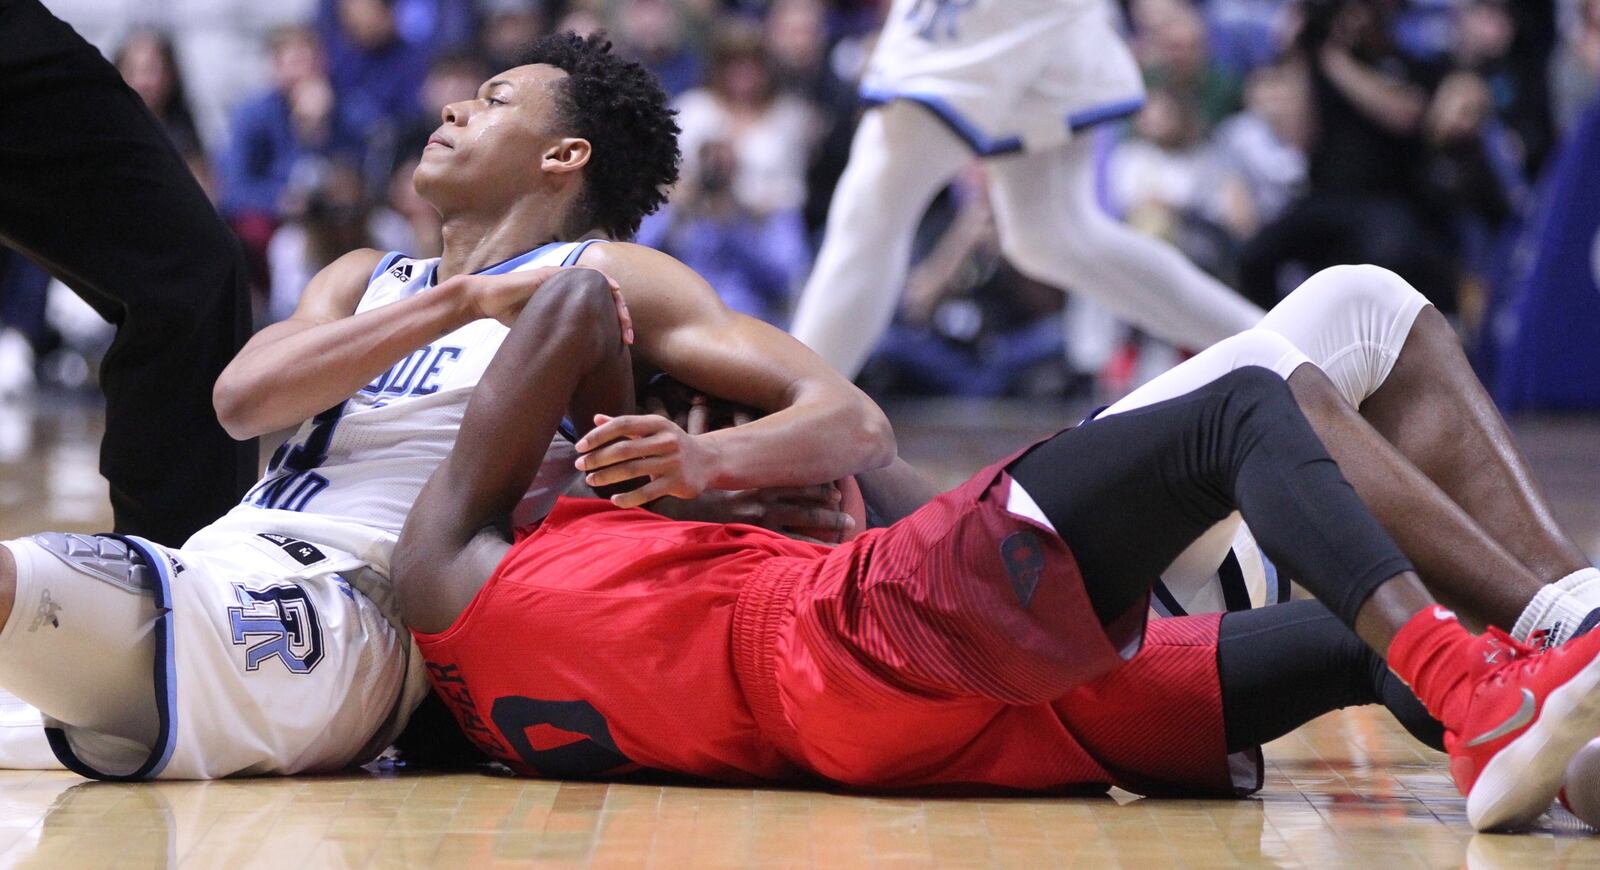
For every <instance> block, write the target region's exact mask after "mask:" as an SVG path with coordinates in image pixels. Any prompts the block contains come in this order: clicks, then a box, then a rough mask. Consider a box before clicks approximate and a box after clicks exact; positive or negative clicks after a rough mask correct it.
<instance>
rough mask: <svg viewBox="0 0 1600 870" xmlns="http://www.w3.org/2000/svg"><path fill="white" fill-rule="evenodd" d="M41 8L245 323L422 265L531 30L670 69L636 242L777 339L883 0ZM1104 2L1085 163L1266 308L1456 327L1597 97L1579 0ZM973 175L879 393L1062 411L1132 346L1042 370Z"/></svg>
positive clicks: (1131, 208)
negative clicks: (1133, 95)
mask: <svg viewBox="0 0 1600 870" xmlns="http://www.w3.org/2000/svg"><path fill="white" fill-rule="evenodd" d="M47 5H50V6H51V7H52V8H54V9H56V11H57V12H58V14H61V15H62V16H63V17H64V18H66V19H67V20H68V21H69V22H71V23H73V24H74V25H76V26H78V27H79V29H80V30H81V31H82V32H84V33H85V35H86V36H87V37H88V38H90V39H91V40H92V41H95V42H96V44H97V45H99V46H100V47H101V48H102V50H104V51H105V52H106V53H107V55H108V57H111V58H113V60H114V61H115V63H116V65H117V66H118V68H119V69H120V70H121V71H122V73H123V75H124V77H125V78H126V79H127V81H128V83H129V84H130V85H131V86H132V87H133V89H134V90H135V91H136V92H137V93H138V94H139V96H140V97H142V98H143V100H144V101H145V103H146V104H147V105H148V106H149V107H150V109H151V111H152V112H153V113H154V114H155V116H156V117H157V118H158V119H159V120H160V121H161V123H162V124H163V125H165V127H166V129H167V130H168V132H169V133H170V134H171V136H172V139H173V142H174V143H175V144H176V145H177V147H178V149H179V150H180V151H181V152H182V153H183V154H184V155H185V156H186V157H187V159H188V161H189V163H190V165H191V167H192V168H193V170H194V172H195V175H196V176H197V177H198V178H199V179H200V180H201V182H202V184H203V185H204V186H205V188H206V190H207V191H208V192H209V193H210V194H211V195H212V196H213V198H214V200H215V201H216V202H217V204H218V207H219V209H220V211H221V212H222V214H223V215H224V217H225V218H226V219H227V220H228V222H229V223H230V225H231V226H232V227H233V228H234V229H235V231H236V232H237V233H238V235H239V237H240V239H241V241H242V242H243V244H244V247H245V250H246V252H247V256H248V258H249V261H250V264H251V268H252V273H253V279H254V284H255V286H256V289H257V291H258V294H259V306H258V314H259V317H258V322H260V323H263V324H264V323H267V322H270V321H273V320H277V319H281V318H283V317H285V316H287V315H288V313H289V312H291V311H292V310H293V308H294V305H295V302H296V299H297V297H298V293H299V290H300V288H301V287H303V286H304V285H305V283H306V281H307V280H308V279H309V277H310V276H311V275H313V274H315V272H316V270H317V269H319V268H321V267H322V266H323V265H325V264H326V263H328V262H330V261H331V260H332V259H333V258H335V257H337V256H338V255H339V254H341V253H343V252H344V251H347V250H349V249H351V248H354V247H359V246H372V247H378V248H383V249H388V250H401V251H406V252H408V253H411V254H413V255H415V256H432V255H436V254H437V253H438V251H439V247H440V242H439V238H438V223H437V217H436V215H434V214H433V212H432V210H431V209H430V208H429V207H428V206H427V205H426V204H425V203H423V202H421V201H420V200H419V199H418V198H417V196H416V194H415V192H414V191H412V190H411V186H410V183H409V177H410V172H411V170H412V169H413V168H414V166H415V163H416V158H417V155H418V154H419V153H420V151H421V148H422V146H423V144H424V143H425V141H426V139H427V136H428V134H429V133H430V132H431V131H432V130H433V129H434V128H435V127H436V126H437V124H438V117H439V109H440V107H441V106H442V105H444V104H445V103H448V102H451V101H454V100H460V99H466V98H468V97H470V96H471V95H472V94H473V93H474V91H475V90H476V88H477V85H478V83H479V82H481V81H482V80H483V79H484V78H486V77H487V76H488V75H489V74H490V73H492V72H494V71H496V70H498V69H502V68H506V67H509V66H512V65H514V64H515V59H516V56H517V52H518V49H519V47H520V46H522V45H523V44H525V43H527V42H528V41H530V40H531V39H532V38H534V37H536V36H538V35H539V34H542V33H545V32H549V31H551V30H555V29H572V30H578V31H580V32H582V31H590V30H594V29H601V28H603V29H605V30H607V31H608V32H609V33H610V34H611V36H612V39H613V40H614V41H615V42H616V44H617V45H618V46H619V48H620V50H621V51H623V52H624V53H626V54H628V55H629V56H632V57H635V58H637V59H638V60H640V61H641V62H643V63H644V64H646V65H647V66H649V67H650V69H652V70H653V71H654V72H655V73H656V74H657V75H658V76H659V77H660V79H661V82H662V84H663V85H664V87H665V88H666V90H667V91H668V92H669V93H670V94H671V95H672V96H673V98H674V100H675V103H676V106H677V108H678V112H679V115H678V120H679V123H680V125H681V126H682V128H683V135H682V139H681V147H682V151H683V156H684V162H683V173H682V180H681V181H680V183H679V185H678V187H677V189H676V190H675V191H674V192H673V195H672V198H671V202H670V204H669V205H668V206H667V207H666V208H664V209H663V210H662V211H661V212H659V213H658V214H656V215H654V216H652V217H651V218H650V219H649V220H647V221H646V222H645V224H644V226H643V227H642V229H641V231H640V236H639V240H640V241H641V242H642V243H644V244H648V245H652V246H655V247H659V248H661V249H663V250H666V251H668V252H669V253H672V254H673V255H675V256H677V257H679V258H680V259H682V260H684V261H685V262H686V263H688V264H689V265H690V266H692V267H693V268H695V269H696V270H698V271H700V272H701V273H702V274H704V275H705V276H706V277H707V278H708V279H709V280H710V282H711V283H712V285H713V286H714V287H716V288H717V289H718V291H719V292H720V293H722V294H723V295H724V296H725V298H726V299H727V301H728V302H729V304H731V305H733V306H734V307H736V308H739V309H740V310H743V311H746V312H748V313H751V314H753V315H755V316H758V317H762V318H764V319H767V320H769V321H772V322H774V323H777V324H779V325H783V324H784V323H785V321H786V319H787V316H788V312H789V310H790V309H791V307H792V304H793V301H794V295H795V293H796V292H797V291H798V289H799V287H800V286H801V285H802V284H803V282H804V280H805V277H806V274H807V271H808V269H809V266H810V261H811V257H812V255H813V253H814V251H815V250H816V246H817V244H818V242H819V238H818V236H819V233H820V231H821V228H822V226H823V222H824V218H825V215H826V210H827V205H828V201H829V198H830V195H831V193H832V188H833V185H834V184H835V183H836V181H837V179H838V176H839V174H840V172H841V171H842V169H843V166H844V163H845V160H846V158H847V156H848V150H849V143H850V135H851V132H852V130H853V127H854V123H855V120H856V118H857V117H858V115H857V113H858V110H859V109H858V106H857V103H856V100H855V91H854V82H855V79H856V77H857V76H858V75H859V74H860V72H861V70H862V68H863V65H864V63H865V60H866V57H867V56H868V54H869V52H870V50H871V44H872V38H873V34H874V30H875V28H876V27H877V25H878V23H879V21H880V20H881V17H882V15H883V14H884V12H885V11H886V7H887V5H888V4H887V0H565V2H562V0H274V2H273V3H271V4H262V3H258V2H255V0H192V2H189V3H184V4H171V3H167V2H157V0H110V2H106V0H59V2H50V3H48V4H47ZM212 6H214V7H216V9H215V10H212V14H204V13H205V12H206V8H209V7H212ZM1119 6H1120V8H1121V11H1122V13H1123V19H1124V21H1125V23H1126V26H1127V34H1128V39H1129V41H1130V44H1131V45H1132V46H1133V48H1134V51H1135V54H1136V56H1137V58H1138V59H1139V62H1140V64H1141V66H1142V67H1143V69H1144V71H1145V76H1146V84H1147V88H1148V98H1147V102H1146V104H1145V106H1144V108H1143V110H1142V111H1141V112H1140V113H1139V114H1138V115H1136V116H1135V117H1133V118H1132V119H1130V120H1129V121H1127V122H1122V123H1117V124H1110V125H1102V126H1101V127H1098V128H1094V129H1093V130H1092V131H1091V132H1089V133H1088V134H1087V135H1092V136H1094V137H1096V142H1097V145H1098V147H1099V153H1100V154H1101V155H1102V165H1103V173H1102V176H1103V183H1102V200H1103V203H1104V206H1105V208H1107V209H1108V210H1109V211H1111V212H1112V213H1114V214H1116V215H1118V216H1119V217H1122V218H1124V219H1126V220H1128V221H1130V222H1131V223H1132V224H1133V225H1135V226H1136V227H1138V228H1140V229H1142V230H1144V231H1147V232H1150V233H1153V234H1157V235H1159V236H1161V237H1163V238H1166V239H1167V240H1169V241H1171V242H1172V243H1173V244H1175V245H1177V246H1178V247H1179V248H1180V249H1181V250H1183V251H1184V252H1185V253H1186V254H1187V255H1188V256H1190V257H1191V258H1192V259H1194V260H1195V261H1196V262H1197V263H1199V264H1200V265H1201V266H1202V267H1203V268H1205V269H1207V270H1208V271H1210V272H1212V273H1213V274H1215V275H1217V276H1218V277H1220V278H1222V279H1223V280H1224V281H1225V282H1227V283H1229V284H1231V285H1232V286H1234V287H1236V288H1238V289H1239V290H1240V291H1241V292H1243V293H1245V294H1246V295H1247V296H1250V297H1251V298H1253V299H1255V300H1256V301H1257V302H1259V303H1260V304H1262V305H1264V306H1265V305H1270V304H1271V303H1272V302H1273V301H1274V300H1275V299H1277V298H1278V297H1279V296H1281V294H1283V293H1284V292H1286V291H1287V290H1288V289H1289V288H1292V287H1293V286H1294V285H1295V284H1296V283H1298V281H1299V280H1300V279H1301V278H1302V277H1304V276H1305V275H1307V274H1309V273H1310V272H1311V271H1314V270H1315V269H1317V268H1320V267H1322V266H1324V265H1330V264H1333V263H1341V262H1374V263H1378V264H1380V265H1386V266H1390V267H1391V268H1395V269H1396V270H1398V271H1400V272H1401V273H1402V274H1404V275H1405V276H1406V277H1407V278H1409V279H1410V280H1411V281H1412V282H1413V283H1414V284H1416V285H1417V286H1418V287H1419V288H1420V289H1421V290H1423V292H1424V293H1426V294H1427V295H1428V296H1429V298H1431V299H1432V300H1433V301H1435V302H1436V303H1438V304H1439V305H1440V307H1441V308H1443V309H1444V310H1446V311H1448V312H1451V313H1453V314H1456V315H1457V316H1458V319H1459V322H1461V323H1462V324H1463V331H1464V334H1470V331H1471V329H1472V328H1474V327H1475V324H1476V321H1475V317H1476V316H1477V312H1478V311H1479V310H1480V309H1481V306H1482V297H1483V290H1482V286H1481V285H1482V276H1483V275H1484V274H1485V273H1486V272H1487V271H1489V269H1488V266H1487V264H1488V263H1490V262H1491V261H1492V260H1493V258H1495V257H1497V256H1503V255H1504V253H1505V247H1506V242H1505V240H1506V239H1507V238H1508V234H1509V232H1510V230H1511V229H1512V228H1513V227H1515V226H1516V225H1517V224H1518V222H1519V221H1520V220H1521V219H1522V217H1523V216H1524V214H1525V212H1526V209H1527V208H1528V204H1529V201H1530V198H1531V195H1532V191H1533V190H1534V189H1535V188H1536V185H1537V183H1538V180H1539V178H1540V174H1541V170H1542V169H1543V167H1544V166H1545V165H1546V163H1547V162H1548V161H1549V160H1550V159H1551V156H1552V154H1553V153H1554V151H1555V149H1557V148H1558V147H1559V144H1560V142H1561V137H1562V133H1563V131H1564V130H1565V129H1566V128H1567V127H1568V126H1569V125H1571V124H1573V123H1574V119H1575V118H1576V117H1578V116H1579V115H1580V113H1581V112H1583V111H1584V109H1585V108H1586V107H1587V106H1589V105H1590V104H1592V103H1593V102H1594V101H1595V99H1596V96H1595V95H1596V90H1597V82H1600V0H1123V2H1120V3H1119ZM191 7H199V8H200V9H199V11H198V12H197V11H196V10H195V9H191ZM984 183H985V182H984V177H983V171H982V168H981V165H979V164H975V165H974V168H973V170H972V171H970V172H968V173H966V174H964V175H963V176H962V177H961V178H960V179H958V180H957V181H956V182H955V183H954V184H952V186H951V188H950V190H948V191H947V192H946V193H945V194H944V195H942V196H941V197H940V199H939V200H938V202H937V203H936V204H935V206H934V208H933V210H932V211H931V212H930V214H929V216H928V218H927V220H926V221H925V222H924V226H923V228H922V230H921V231H920V232H919V241H918V245H917V249H918V263H917V265H916V267H915V268H914V269H913V272H912V276H911V278H910V281H909V282H908V292H907V294H906V296H905V302H904V305H903V306H902V312H901V316H900V319H899V322H898V323H897V326H896V329H895V330H894V331H893V332H892V333H891V335H890V336H889V337H888V338H887V339H886V340H885V344H884V348H883V351H884V352H883V353H882V354H880V357H881V359H880V360H879V362H878V363H877V364H876V365H875V366H873V367H869V370H868V377H869V379H870V378H876V379H877V381H876V383H877V384H878V385H879V386H882V387H883V388H885V389H890V388H898V389H908V390H916V391H926V392H963V393H980V394H994V393H1007V392H1010V393H1016V392H1054V391H1059V390H1062V389H1067V388H1069V387H1070V386H1071V385H1072V384H1074V383H1080V382H1081V381H1082V379H1083V376H1084V374H1085V372H1087V373H1089V374H1095V373H1100V374H1102V375H1104V373H1105V372H1108V371H1110V372H1115V371H1117V370H1118V367H1119V366H1122V367H1123V368H1126V360H1125V356H1126V354H1125V350H1126V348H1127V347H1128V341H1129V339H1128V338H1127V336H1126V333H1124V332H1122V331H1119V328H1117V327H1115V326H1113V325H1111V324H1108V323H1106V322H1104V319H1103V318H1097V317H1096V315H1095V314H1094V312H1092V311H1084V310H1076V311H1075V313H1074V317H1069V318H1068V323H1069V328H1068V329H1067V330H1066V331H1065V335H1066V340H1065V345H1066V346H1065V347H1064V346H1063V337H1062V336H1063V330H1062V329H1061V322H1062V315H1061V313H1060V312H1061V310H1062V309H1063V297H1062V295H1061V294H1060V293H1059V292H1057V290H1058V288H1049V287H1043V286H1040V285H1037V284H1036V283H1034V282H1032V281H1030V280H1028V279H1027V278H1025V277H1023V276H1022V275H1020V274H1019V273H1017V272H1016V271H1015V270H1014V269H1011V268H1010V267H1009V266H1008V265H1007V264H1006V263H1005V261H1004V259H1003V257H1001V255H1000V253H999V250H998V244H997V242H996V239H995V234H994V229H993V224H992V219H991V218H990V216H989V215H988V211H987V200H986V197H985V196H983V195H982V192H983V185H984ZM152 217H153V219H159V216H152ZM46 284H47V280H46V279H44V278H43V276H42V275H41V274H40V273H38V272H37V270H35V269H33V268H32V267H30V266H29V265H28V264H26V263H21V262H18V258H17V257H16V256H15V255H8V254H7V253H6V252H4V251H3V250H0V323H3V325H4V327H5V330H4V331H3V332H0V392H7V391H10V390H12V389H13V386H12V384H13V381H17V380H18V378H17V377H13V374H9V373H8V372H13V370H14V369H15V368H16V367H17V366H18V365H24V364H25V365H29V366H31V365H32V361H31V357H32V356H33V355H35V354H37V355H44V354H47V353H49V352H50V351H51V350H52V349H53V348H54V346H55V345H56V344H58V343H59V339H58V338H56V337H54V336H52V334H51V332H52V330H51V328H50V326H49V324H48V323H47V322H45V318H43V317H42V315H40V314H38V313H36V312H37V311H40V310H42V308H43V305H44V302H43V300H44V299H45V298H46V296H47V294H48V291H47V290H46V289H45V285H46ZM1075 308H1079V309H1081V307H1077V306H1075ZM19 335H20V336H21V337H23V338H25V339H26V342H25V343H24V342H19V341H18V340H17V338H18V336H19ZM24 350H26V351H31V353H27V354H24V353H23V352H24ZM1154 358H1155V359H1157V360H1162V361H1166V358H1164V357H1161V356H1160V355H1159V354H1157V355H1155V357H1154ZM19 361H20V362H19Z"/></svg>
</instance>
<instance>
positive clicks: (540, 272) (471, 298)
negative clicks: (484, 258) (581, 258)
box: [467, 266, 633, 344]
mask: <svg viewBox="0 0 1600 870" xmlns="http://www.w3.org/2000/svg"><path fill="white" fill-rule="evenodd" d="M566 268H574V269H579V268H582V269H587V268H589V267H587V266H540V267H539V268H537V269H525V270H522V271H519V272H507V273H505V274H503V275H474V276H471V283H470V284H468V285H467V300H468V303H469V304H470V305H471V306H472V311H473V313H475V314H476V315H477V316H478V317H487V318H493V319H494V320H498V321H500V322H501V323H502V324H505V325H506V326H511V325H513V324H514V323H516V322H517V315H519V314H521V313H522V307H523V306H524V305H526V304H528V299H530V298H531V297H532V296H533V294H534V293H535V292H537V291H538V289H539V288H540V287H542V286H544V284H545V282H547V281H549V280H550V279H551V278H553V277H555V276H556V275H557V274H559V273H560V272H561V270H562V269H566ZM593 271H599V270H598V269H595V270H593ZM600 274H601V275H604V276H605V279H606V283H607V284H608V285H609V286H610V287H611V301H612V302H613V303H614V304H615V305H616V307H617V324H618V326H620V327H621V329H622V343H623V344H633V317H632V315H630V314H629V313H628V303H627V301H626V300H624V299H623V298H622V287H621V286H620V285H618V284H617V282H616V281H615V280H613V279H612V278H611V276H610V275H606V274H605V273H604V272H601V273H600Z"/></svg>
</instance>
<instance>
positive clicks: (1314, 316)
mask: <svg viewBox="0 0 1600 870" xmlns="http://www.w3.org/2000/svg"><path fill="white" fill-rule="evenodd" d="M1428 304H1429V303H1428V300H1427V299H1426V298H1425V297H1424V296H1423V295H1422V294H1421V293H1418V292H1417V290H1416V288H1414V287H1412V286H1411V285H1410V284H1408V283H1406V280H1405V279H1404V278H1401V277H1400V276H1399V275H1397V274H1395V273H1394V272H1391V271H1389V270H1388V269H1384V268H1381V267H1379V266H1366V265H1361V266H1332V267H1330V268H1327V269H1323V270H1322V271H1321V272H1318V273H1317V274H1315V275H1312V276H1311V277H1310V278H1309V279H1307V280H1306V282H1305V283H1304V284H1301V285H1300V286H1299V287H1298V288H1297V289H1296V290H1295V291H1294V292H1293V293H1290V294H1289V295H1288V296H1286V297H1284V300H1283V301H1282V302H1280V303H1278V304H1277V305H1276V306H1274V307H1273V309H1272V310H1271V311H1269V312H1267V316H1266V317H1265V318H1263V319H1262V321H1261V326H1260V328H1261V329H1265V330H1270V331H1272V332H1275V333H1278V334H1279V335H1282V336H1284V337H1285V338H1287V339H1288V340H1289V341H1291V342H1293V343H1294V345H1295V346H1296V347H1298V348H1300V350H1301V351H1303V352H1304V353H1305V355H1306V356H1307V357H1308V358H1309V359H1310V360H1311V362H1312V364H1314V365H1316V366H1317V367H1318V368H1320V369H1322V370H1323V371H1324V372H1325V373H1326V374H1327V375H1328V379H1329V380H1331V381H1333V384H1334V386H1335V387H1337V388H1338V390H1339V392H1340V394H1341V395H1343V396H1344V398H1345V401H1347V402H1349V403H1350V404H1351V405H1354V406H1356V407H1360V406H1361V403H1362V402H1364V401H1366V400H1367V398H1368V397H1370V396H1371V395H1372V394H1373V393H1375V392H1377V390H1378V388H1379V387H1381V386H1383V382H1384V380H1385V379H1386V378H1388V377H1389V372H1390V371H1392V370H1393V369H1394V364H1395V360H1397V359H1398V358H1399V357H1400V351H1401V348H1403V347H1404V346H1405V342H1406V337H1407V336H1409V335H1410V334H1411V326H1412V324H1414V323H1415V322H1416V319H1417V315H1418V314H1419V313H1421V311H1422V309H1423V308H1424V307H1426V306H1427V305H1428Z"/></svg>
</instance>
